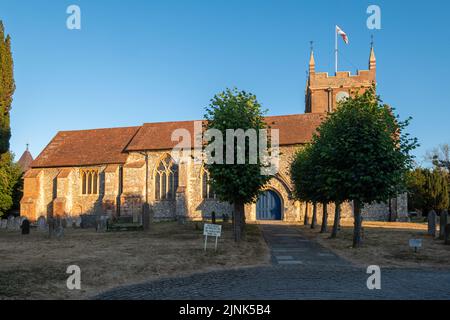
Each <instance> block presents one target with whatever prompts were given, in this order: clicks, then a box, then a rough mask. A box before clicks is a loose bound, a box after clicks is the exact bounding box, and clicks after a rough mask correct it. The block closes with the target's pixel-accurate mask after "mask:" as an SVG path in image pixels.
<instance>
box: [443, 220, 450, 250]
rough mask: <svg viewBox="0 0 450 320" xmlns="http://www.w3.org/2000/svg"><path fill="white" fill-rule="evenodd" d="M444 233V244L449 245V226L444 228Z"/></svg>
mask: <svg viewBox="0 0 450 320" xmlns="http://www.w3.org/2000/svg"><path fill="white" fill-rule="evenodd" d="M444 231H445V235H444V240H445V244H447V245H450V224H448V225H446V226H445V228H444Z"/></svg>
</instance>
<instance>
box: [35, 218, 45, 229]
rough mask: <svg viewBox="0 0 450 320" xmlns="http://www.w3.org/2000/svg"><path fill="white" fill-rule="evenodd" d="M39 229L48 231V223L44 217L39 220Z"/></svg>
mask: <svg viewBox="0 0 450 320" xmlns="http://www.w3.org/2000/svg"><path fill="white" fill-rule="evenodd" d="M37 227H38V230H39V231H46V230H47V221H46V220H45V217H44V216H40V217H39V218H38V220H37Z"/></svg>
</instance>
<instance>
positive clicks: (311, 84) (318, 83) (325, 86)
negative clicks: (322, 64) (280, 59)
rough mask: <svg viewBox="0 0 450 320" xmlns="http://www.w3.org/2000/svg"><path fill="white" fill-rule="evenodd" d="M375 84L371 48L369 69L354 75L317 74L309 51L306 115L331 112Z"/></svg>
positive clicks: (373, 54) (346, 73)
mask: <svg viewBox="0 0 450 320" xmlns="http://www.w3.org/2000/svg"><path fill="white" fill-rule="evenodd" d="M374 83H376V59H375V52H374V49H373V47H372V48H371V50H370V57H369V69H368V70H358V72H357V73H356V74H351V72H348V71H338V72H337V73H335V74H334V75H330V74H329V73H328V72H317V73H316V67H315V59H314V53H313V52H312V51H311V57H310V61H309V77H308V82H307V85H306V92H305V112H306V113H326V112H332V111H333V110H334V109H335V108H336V105H337V103H338V102H339V101H340V100H342V99H345V98H347V97H349V96H350V95H351V94H352V93H355V92H358V93H363V92H364V91H366V90H367V89H368V88H370V87H371V86H372V85H373V84H374Z"/></svg>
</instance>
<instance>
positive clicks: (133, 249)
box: [0, 222, 269, 299]
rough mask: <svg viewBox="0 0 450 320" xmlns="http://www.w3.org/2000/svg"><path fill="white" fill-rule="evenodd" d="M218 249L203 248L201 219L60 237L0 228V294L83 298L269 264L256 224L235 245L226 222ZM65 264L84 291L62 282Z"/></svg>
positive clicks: (77, 232)
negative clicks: (115, 289)
mask: <svg viewBox="0 0 450 320" xmlns="http://www.w3.org/2000/svg"><path fill="white" fill-rule="evenodd" d="M223 228H224V231H223V234H222V238H220V239H219V246H218V251H217V252H214V249H213V246H214V244H213V243H214V242H213V241H211V242H210V243H209V247H210V248H211V249H209V250H208V251H207V252H206V253H205V252H204V251H203V236H202V231H201V230H202V224H201V223H198V225H197V228H196V226H195V224H194V223H189V224H186V225H179V224H177V223H174V222H167V223H158V224H155V225H154V226H153V228H152V230H151V231H150V232H120V233H96V232H95V231H93V230H71V229H68V230H66V232H65V236H64V238H63V239H61V240H56V239H52V240H50V239H49V238H48V236H47V234H46V233H42V232H38V231H36V230H32V233H31V234H30V235H29V236H22V235H20V234H19V233H18V232H8V231H4V230H2V231H1V232H0V257H1V258H0V259H1V262H0V299H83V298H87V297H90V296H93V295H95V294H97V293H99V292H101V291H103V290H106V289H109V288H113V287H117V286H120V285H125V284H130V283H138V282H142V281H147V280H154V279H158V278H161V277H167V276H180V275H187V274H191V273H194V272H203V271H209V270H217V269H224V268H235V267H244V266H255V265H262V264H267V263H268V261H269V251H268V248H267V246H266V244H265V242H264V240H263V239H262V237H261V234H260V231H259V229H258V227H257V226H256V225H248V226H247V238H246V240H245V241H243V242H242V243H240V244H239V245H238V244H235V243H234V241H233V240H232V232H231V227H230V225H229V224H227V225H225V226H224V227H223ZM69 265H78V266H80V268H81V285H82V290H79V291H77V290H74V291H70V290H68V289H67V287H66V279H67V277H68V276H69V275H68V274H66V269H67V267H68V266H69Z"/></svg>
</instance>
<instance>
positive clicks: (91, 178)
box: [81, 169, 99, 195]
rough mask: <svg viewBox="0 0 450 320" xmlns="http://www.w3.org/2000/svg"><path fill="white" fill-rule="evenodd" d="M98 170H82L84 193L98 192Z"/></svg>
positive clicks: (82, 189) (82, 191)
mask: <svg viewBox="0 0 450 320" xmlns="http://www.w3.org/2000/svg"><path fill="white" fill-rule="evenodd" d="M98 177H99V176H98V170H96V169H89V170H82V171H81V193H82V194H84V195H91V194H98Z"/></svg>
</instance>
